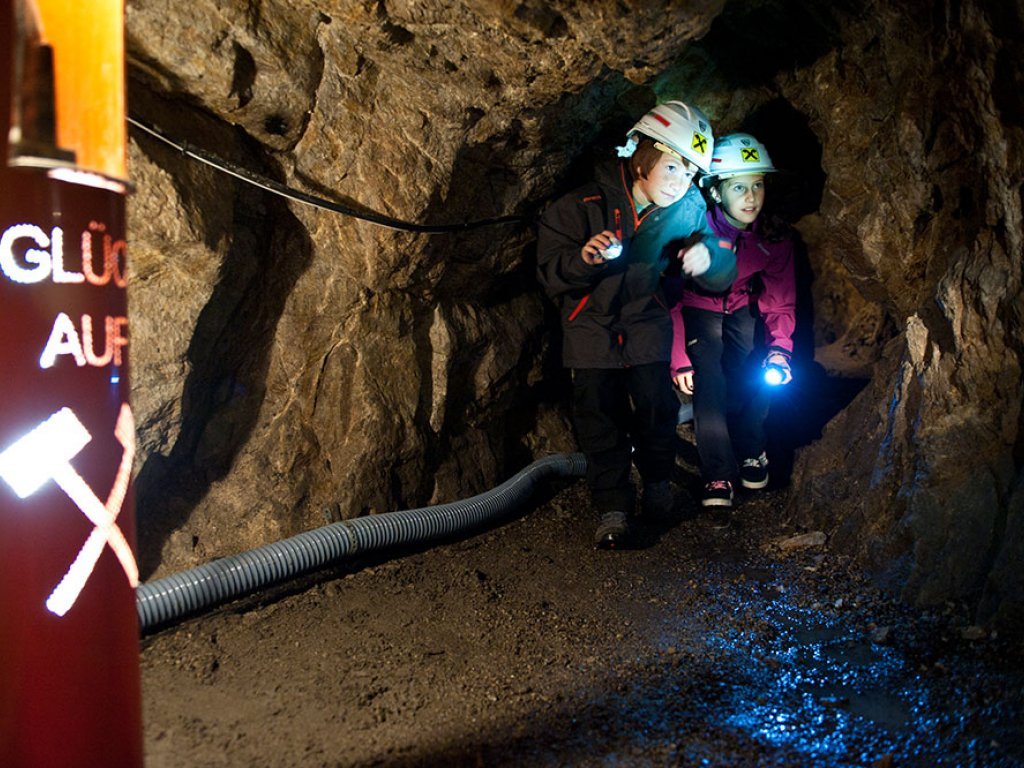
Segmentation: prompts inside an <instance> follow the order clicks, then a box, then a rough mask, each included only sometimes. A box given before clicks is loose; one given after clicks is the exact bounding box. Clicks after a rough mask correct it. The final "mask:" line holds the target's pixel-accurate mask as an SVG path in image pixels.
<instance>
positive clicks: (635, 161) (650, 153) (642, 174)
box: [629, 136, 662, 179]
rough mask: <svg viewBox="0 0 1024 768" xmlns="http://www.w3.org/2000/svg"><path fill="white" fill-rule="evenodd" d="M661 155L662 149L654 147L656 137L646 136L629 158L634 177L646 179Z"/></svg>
mask: <svg viewBox="0 0 1024 768" xmlns="http://www.w3.org/2000/svg"><path fill="white" fill-rule="evenodd" d="M661 155H662V152H661V150H660V149H655V148H654V139H648V138H647V137H646V136H644V137H643V138H641V139H640V143H639V144H637V145H636V151H635V152H634V153H633V156H632V157H630V158H629V172H630V173H631V174H633V178H634V179H646V178H647V174H649V173H650V172H651V170H652V169H653V168H654V166H656V165H657V164H658V161H659V160H660V159H661Z"/></svg>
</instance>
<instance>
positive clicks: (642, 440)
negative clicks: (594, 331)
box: [572, 362, 679, 512]
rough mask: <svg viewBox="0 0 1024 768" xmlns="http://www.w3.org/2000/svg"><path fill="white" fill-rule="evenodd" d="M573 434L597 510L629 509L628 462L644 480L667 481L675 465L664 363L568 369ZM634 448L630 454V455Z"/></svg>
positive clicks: (673, 403)
mask: <svg viewBox="0 0 1024 768" xmlns="http://www.w3.org/2000/svg"><path fill="white" fill-rule="evenodd" d="M572 384H573V413H574V417H575V422H576V437H577V440H578V441H579V444H580V449H581V450H582V451H583V453H584V454H586V457H587V484H588V485H589V486H590V493H591V497H592V498H593V502H594V506H595V507H596V508H597V511H598V512H610V511H614V510H619V511H622V512H631V511H632V509H633V502H634V495H633V486H632V483H631V482H630V479H629V474H630V468H631V464H632V462H633V461H634V460H635V461H636V468H637V470H639V472H640V477H641V478H643V481H644V483H645V484H646V483H657V482H660V481H662V480H668V479H669V478H670V477H671V474H672V468H673V467H674V466H675V438H676V415H677V413H678V411H679V401H678V400H677V399H676V397H675V394H674V393H673V391H672V382H671V379H670V378H669V366H668V363H667V362H666V363H649V364H647V365H637V366H633V367H630V368H609V369H604V368H576V369H573V372H572ZM634 449H635V453H634Z"/></svg>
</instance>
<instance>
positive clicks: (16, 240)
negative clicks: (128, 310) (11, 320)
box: [0, 221, 128, 368]
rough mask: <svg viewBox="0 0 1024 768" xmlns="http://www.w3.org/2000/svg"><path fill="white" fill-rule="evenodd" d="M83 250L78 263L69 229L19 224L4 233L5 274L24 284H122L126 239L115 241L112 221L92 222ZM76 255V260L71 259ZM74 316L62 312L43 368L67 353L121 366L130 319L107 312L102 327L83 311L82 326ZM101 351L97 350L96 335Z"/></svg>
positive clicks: (78, 361)
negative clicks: (68, 250) (69, 250)
mask: <svg viewBox="0 0 1024 768" xmlns="http://www.w3.org/2000/svg"><path fill="white" fill-rule="evenodd" d="M79 245H80V253H79V259H78V262H77V266H78V269H76V268H75V266H76V265H74V264H73V263H69V262H67V261H66V259H65V255H66V254H65V250H64V230H62V229H61V228H60V227H53V228H52V229H51V230H50V232H49V234H47V233H46V232H45V231H44V230H43V228H42V227H38V226H36V225H35V224H14V225H13V226H10V227H8V228H7V229H5V230H4V231H3V234H2V235H0V274H3V275H4V276H6V277H7V278H8V279H9V280H11V281H12V282H15V283H19V284H21V285H32V284H34V283H42V282H44V281H46V280H50V281H52V282H53V283H54V284H61V285H81V286H83V287H92V286H95V287H101V286H105V285H109V284H111V283H113V284H114V285H115V286H117V287H118V288H124V287H125V286H126V285H127V281H126V280H125V250H126V245H125V241H124V240H115V239H114V238H113V237H112V236H111V235H110V234H109V233H108V232H107V225H106V224H104V223H103V222H99V221H90V222H89V225H88V227H87V228H86V229H85V231H84V232H82V236H81V238H80V239H79ZM73 261H74V260H73V259H72V262H73ZM80 328H81V330H79V326H76V325H75V322H74V321H73V320H72V319H71V317H70V316H69V315H67V314H66V313H64V312H60V313H59V314H58V315H57V317H56V319H55V320H54V321H53V328H52V330H51V331H50V336H49V338H48V339H47V341H46V346H45V347H44V349H43V352H42V354H41V355H40V356H39V367H40V368H52V367H53V366H54V364H55V363H56V362H57V358H59V357H60V356H61V355H68V356H69V357H70V358H71V359H73V360H74V361H75V365H77V366H78V367H79V368H81V367H83V366H86V365H90V366H93V367H96V368H102V367H103V366H105V365H109V364H110V363H113V364H114V365H115V366H120V365H121V358H122V352H121V350H122V349H123V348H124V347H125V346H127V344H128V336H127V329H128V318H126V317H111V316H109V315H108V316H106V317H105V318H104V319H103V323H102V330H101V328H100V327H99V325H98V324H94V322H93V318H92V317H90V316H89V315H82V322H81V326H80ZM100 333H102V334H103V338H102V339H101V340H99V342H100V343H99V347H100V351H99V352H97V351H96V348H97V339H96V338H95V337H96V336H98V335H99V334H100Z"/></svg>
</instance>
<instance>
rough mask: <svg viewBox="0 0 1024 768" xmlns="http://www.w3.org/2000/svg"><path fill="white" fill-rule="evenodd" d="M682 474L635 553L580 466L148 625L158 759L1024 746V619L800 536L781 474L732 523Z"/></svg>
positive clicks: (631, 759)
mask: <svg viewBox="0 0 1024 768" xmlns="http://www.w3.org/2000/svg"><path fill="white" fill-rule="evenodd" d="M679 479H680V480H681V483H682V485H681V489H680V519H678V520H676V521H675V522H673V523H671V524H662V525H646V526H641V527H639V528H638V537H637V541H636V547H635V548H633V549H630V550H627V551H617V552H597V551H595V550H593V549H592V548H591V544H590V540H591V534H592V529H593V520H592V519H591V517H590V513H589V511H588V510H587V505H586V496H585V492H584V490H583V488H582V486H581V484H580V483H563V484H561V485H560V487H552V488H551V489H550V491H548V492H545V493H544V494H543V498H539V499H538V500H537V501H538V506H537V507H536V508H535V509H532V510H524V511H523V513H522V515H520V516H516V517H514V518H512V519H509V520H506V521H504V522H503V523H502V524H500V525H497V526H495V527H493V528H491V529H489V530H486V531H482V532H480V533H478V534H477V535H475V536H471V537H467V538H464V539H461V540H458V541H450V542H446V543H443V544H441V545H438V546H436V547H433V548H430V549H422V550H420V551H406V552H401V553H393V554H390V553H389V555H388V557H387V558H384V557H381V558H379V559H377V560H376V561H372V562H371V561H363V562H350V563H346V564H344V565H343V566H342V567H339V568H338V569H336V570H334V571H332V572H329V573H321V574H319V575H318V576H317V578H315V579H314V578H306V579H303V580H302V581H300V582H296V583H293V584H290V585H287V586H285V587H282V588H278V589H276V590H272V591H271V592H268V593H264V594H262V595H259V596H255V597H253V598H249V599H246V600H245V601H242V602H239V603H235V604H233V605H231V606H227V607H225V608H221V609H219V610H217V611H215V612H213V613H210V614H207V615H206V616H203V617H199V618H195V619H190V620H188V621H186V622H185V623H182V624H180V625H178V626H176V627H173V628H169V629H165V630H163V631H161V632H159V633H157V634H155V635H152V636H149V637H147V638H145V639H144V642H143V653H142V668H143V688H144V690H143V693H144V713H145V739H146V753H147V765H148V766H151V768H164V767H170V766H193V767H195V768H198V767H200V766H435V765H438V766H700V765H709V766H753V765H757V766H775V765H778V766H783V765H784V766H1015V765H1024V693H1022V691H1024V685H1022V683H1024V654H1022V650H1021V643H1020V641H1019V640H1018V641H1011V640H1009V639H1004V638H1000V637H997V636H993V635H991V634H989V633H987V632H985V631H984V630H982V629H980V628H978V627H972V626H970V624H969V622H968V621H967V620H966V619H965V618H964V617H963V616H962V615H961V614H960V612H959V611H958V610H957V609H956V607H955V606H944V607H942V608H941V609H940V610H936V611H932V612H930V613H920V612H915V611H910V610H907V609H904V608H901V607H899V606H897V605H895V604H893V603H891V602H889V601H887V600H886V599H884V598H883V596H881V595H880V594H878V593H877V592H876V591H875V590H873V589H872V588H871V587H870V586H869V585H868V584H866V583H865V582H863V581H860V580H859V579H858V578H857V577H856V576H855V575H851V574H850V573H848V569H847V568H846V567H845V564H844V562H843V560H842V559H841V558H840V557H838V556H837V555H836V554H835V553H833V552H831V551H830V550H829V549H828V546H827V543H826V544H824V545H822V544H816V543H815V541H814V539H813V537H809V538H810V539H811V540H810V541H806V540H804V541H802V543H803V544H804V545H806V546H801V547H795V548H793V549H788V550H787V549H785V547H786V546H788V544H784V542H787V540H789V539H791V538H792V537H794V536H797V535H799V534H804V533H808V532H806V531H798V530H794V529H791V528H789V527H788V526H787V524H786V522H785V521H784V520H783V519H782V518H781V513H780V511H779V510H780V509H781V507H782V505H783V504H782V502H783V500H784V492H783V491H768V492H765V493H762V494H760V495H759V496H757V497H747V498H745V499H743V500H742V504H741V506H740V508H739V510H738V512H737V515H736V518H737V520H736V523H735V524H734V525H733V526H732V527H730V528H727V529H721V530H720V529H716V528H715V527H714V526H713V525H712V521H711V520H710V518H709V517H708V516H706V515H702V514H697V513H696V511H695V509H696V508H695V505H694V503H693V500H692V498H691V497H690V494H689V490H688V488H687V486H688V485H689V484H690V483H691V482H692V478H691V476H690V475H689V474H687V473H686V472H685V471H683V470H681V474H680V478H679ZM791 543H792V542H791Z"/></svg>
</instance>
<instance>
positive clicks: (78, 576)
mask: <svg viewBox="0 0 1024 768" xmlns="http://www.w3.org/2000/svg"><path fill="white" fill-rule="evenodd" d="M114 436H115V437H116V438H117V441H118V442H119V443H120V444H121V448H122V452H121V462H120V465H119V466H118V468H117V474H116V475H115V477H114V484H113V486H111V488H110V493H109V494H108V495H107V500H106V502H102V501H100V500H99V498H98V497H97V496H96V494H95V493H94V492H93V490H92V488H90V487H89V485H88V483H86V482H85V480H84V479H82V476H81V475H80V474H78V472H77V470H75V468H74V467H73V466H72V465H71V460H72V459H73V458H74V457H75V456H77V455H78V454H79V453H80V452H81V450H82V449H83V448H84V447H85V446H86V444H87V443H88V442H89V441H90V440H92V435H90V434H89V431H88V430H87V429H86V428H85V427H84V426H83V425H82V422H81V421H79V419H78V417H77V416H76V415H75V412H74V411H72V410H71V409H70V408H61V409H60V410H59V411H57V412H56V413H54V414H53V415H52V416H50V417H49V418H47V419H46V420H45V421H43V423H42V424H40V425H39V426H38V427H36V428H35V429H33V430H32V431H31V432H29V433H28V434H27V435H25V436H23V437H21V438H19V439H18V440H16V441H15V442H14V443H12V444H11V445H9V446H8V447H7V448H5V449H4V450H3V451H2V452H0V477H2V478H3V479H4V480H5V481H6V482H7V484H8V485H10V486H11V488H12V489H14V492H15V493H16V494H17V495H18V496H19V497H20V498H22V499H25V498H28V497H29V496H31V495H32V494H33V493H35V492H36V491H37V490H39V489H40V488H41V487H42V486H43V485H45V484H46V483H47V482H48V481H49V480H53V481H54V482H55V483H56V484H57V485H58V487H59V488H60V489H61V490H62V491H64V493H65V494H67V496H68V497H69V498H70V499H71V500H72V501H73V502H74V503H75V506H77V507H78V508H79V509H80V510H81V511H82V513H83V514H84V515H85V516H86V517H87V518H89V520H90V521H91V522H92V524H93V525H94V526H95V527H94V528H93V529H92V532H91V533H90V534H89V537H88V538H87V539H86V540H85V544H83V545H82V548H81V549H80V550H79V552H78V555H77V556H76V557H75V559H74V562H72V563H71V566H70V567H69V568H68V571H67V573H65V574H64V577H63V578H62V579H61V580H60V582H59V583H58V584H57V586H56V587H54V589H53V592H52V593H51V594H50V596H49V597H48V598H47V599H46V607H47V608H49V609H50V611H52V612H53V613H55V614H57V615H58V616H63V615H64V614H65V613H67V612H68V611H69V610H70V609H71V606H73V605H74V604H75V601H76V600H77V599H78V596H79V594H81V592H82V589H84V587H85V584H86V582H87V581H88V580H89V576H90V575H91V574H92V571H93V569H94V568H95V567H96V563H97V561H98V560H99V558H100V555H101V554H103V549H104V548H105V547H106V546H107V545H109V546H110V548H111V549H112V550H113V551H114V554H115V555H116V556H117V559H118V560H119V561H120V562H121V567H122V568H123V569H124V572H125V575H126V576H127V577H128V581H129V583H131V585H132V586H133V587H135V586H137V585H138V583H139V568H138V566H137V565H136V563H135V556H134V555H133V554H132V548H131V546H130V545H129V544H128V541H127V540H126V539H125V537H124V533H123V532H122V531H121V529H120V528H119V527H118V525H117V516H118V515H119V514H120V513H121V506H122V505H123V504H124V497H125V493H127V491H128V480H129V478H130V476H131V469H132V459H133V458H134V456H135V420H134V419H133V418H132V411H131V408H129V407H128V404H127V403H124V404H122V405H121V411H120V413H119V414H118V416H117V423H116V424H115V426H114Z"/></svg>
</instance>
